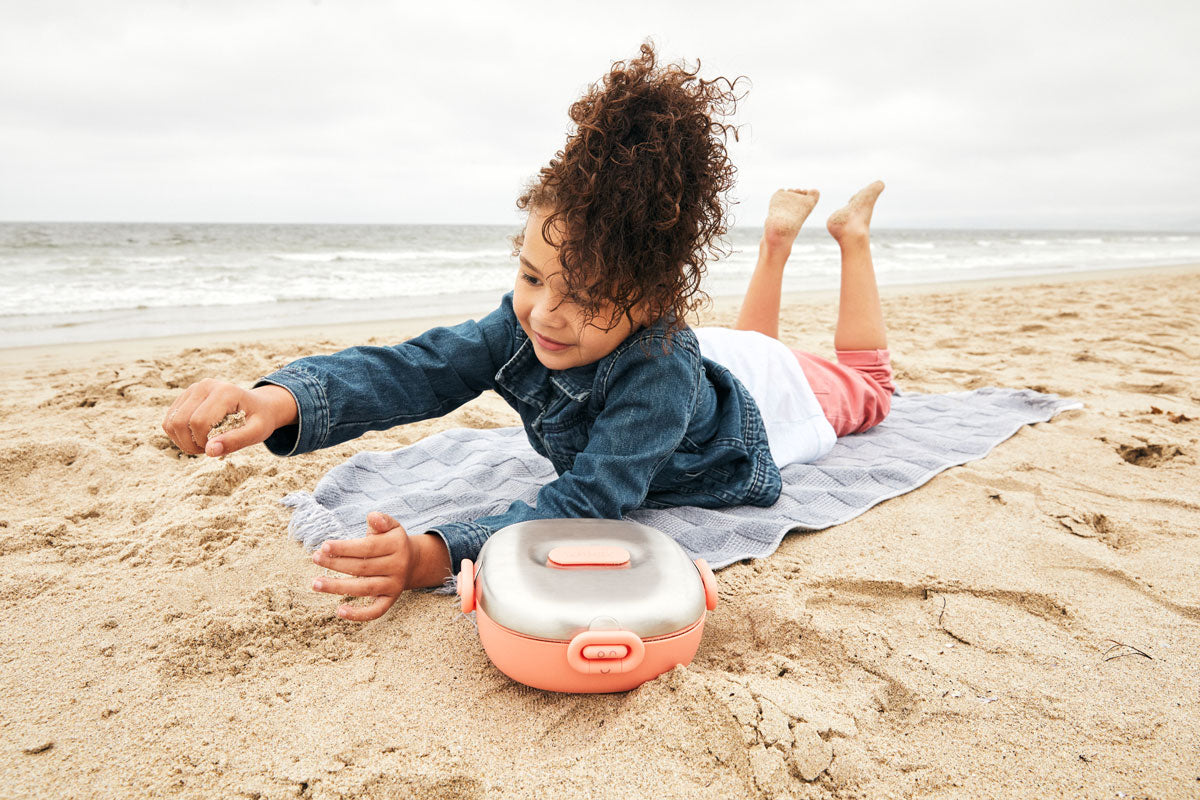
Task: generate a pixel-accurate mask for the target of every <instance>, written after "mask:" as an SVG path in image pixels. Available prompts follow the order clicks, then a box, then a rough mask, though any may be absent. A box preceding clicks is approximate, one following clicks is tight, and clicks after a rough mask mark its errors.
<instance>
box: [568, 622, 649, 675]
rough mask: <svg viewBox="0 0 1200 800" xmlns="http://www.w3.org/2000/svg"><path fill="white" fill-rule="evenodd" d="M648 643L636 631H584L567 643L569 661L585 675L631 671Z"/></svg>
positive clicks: (638, 661) (640, 660) (638, 662)
mask: <svg viewBox="0 0 1200 800" xmlns="http://www.w3.org/2000/svg"><path fill="white" fill-rule="evenodd" d="M645 655H646V645H645V643H644V642H643V641H642V640H641V638H639V637H638V635H637V634H636V633H634V632H633V631H583V632H582V633H579V634H576V636H575V638H574V639H572V640H571V643H570V644H569V645H567V663H568V664H570V665H571V667H572V668H573V669H575V670H576V671H578V672H582V673H583V674H584V675H612V674H615V673H618V672H632V671H633V670H634V669H636V668H637V666H638V664H641V663H642V659H643V658H644V657H645Z"/></svg>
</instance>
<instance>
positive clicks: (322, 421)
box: [251, 366, 329, 456]
mask: <svg viewBox="0 0 1200 800" xmlns="http://www.w3.org/2000/svg"><path fill="white" fill-rule="evenodd" d="M267 384H274V385H275V386H282V387H283V388H284V389H287V390H288V391H289V392H291V395H292V399H294V400H295V401H296V420H297V422H296V424H295V425H284V426H283V427H282V428H279V429H278V430H276V431H275V432H274V433H272V434H271V435H270V436H268V437H267V438H266V440H265V441H264V442H263V444H264V445H266V448H267V449H268V450H270V451H271V452H272V453H274V454H275V455H277V456H294V455H298V454H300V453H309V452H312V451H313V450H319V449H320V448H321V447H322V446H323V445H324V443H325V440H326V439H327V438H328V436H329V401H328V400H327V399H326V397H325V389H324V387H323V386H321V382H320V381H319V380H317V378H316V377H315V376H313V375H311V374H309V373H308V372H306V371H305V370H303V369H301V368H298V367H295V366H286V367H284V368H283V369H280V370H276V371H275V372H272V373H271V374H270V375H267V376H265V377H263V378H260V379H259V380H258V381H257V382H256V383H255V384H254V386H252V387H251V388H253V389H257V388H258V387H259V386H265V385H267Z"/></svg>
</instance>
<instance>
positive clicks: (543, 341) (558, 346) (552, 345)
mask: <svg viewBox="0 0 1200 800" xmlns="http://www.w3.org/2000/svg"><path fill="white" fill-rule="evenodd" d="M533 335H534V336H536V337H537V343H538V344H540V345H541V346H542V347H544V348H546V349H547V350H566V349H567V348H568V347H569V346H570V345H565V344H563V343H562V342H556V341H554V340H553V339H547V338H546V337H545V336H542V335H541V334H540V333H538V332H537V331H534V332H533Z"/></svg>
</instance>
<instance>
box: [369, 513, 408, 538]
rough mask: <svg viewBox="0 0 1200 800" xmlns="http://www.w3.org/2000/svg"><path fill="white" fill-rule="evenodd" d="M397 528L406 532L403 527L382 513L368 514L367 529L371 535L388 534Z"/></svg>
mask: <svg viewBox="0 0 1200 800" xmlns="http://www.w3.org/2000/svg"><path fill="white" fill-rule="evenodd" d="M396 528H399V529H400V530H401V531H403V530H404V526H403V525H401V524H400V523H399V522H397V521H396V520H394V519H392V518H391V517H389V516H388V515H387V514H384V513H383V512H382V511H372V512H371V513H370V514H367V529H368V530H369V531H370V532H371V533H387V532H388V531H390V530H395V529H396Z"/></svg>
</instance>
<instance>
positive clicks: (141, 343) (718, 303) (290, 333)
mask: <svg viewBox="0 0 1200 800" xmlns="http://www.w3.org/2000/svg"><path fill="white" fill-rule="evenodd" d="M1197 270H1200V263H1190V264H1176V265H1171V266H1148V267H1122V268H1117V269H1093V270H1084V271H1079V272H1062V273H1045V274H1038V275H1019V276H1005V277H997V278H969V279H963V280H956V281H946V282H940V283H905V284H891V285H881V286H880V287H879V294H880V297H881V298H882V299H887V298H889V297H896V296H905V295H925V294H937V293H941V292H962V291H986V290H989V289H995V288H1001V287H1009V286H1042V285H1046V286H1049V285H1058V284H1067V283H1081V282H1087V283H1092V282H1103V281H1109V280H1118V279H1121V278H1126V277H1145V276H1147V275H1153V274H1161V275H1163V276H1174V275H1184V274H1188V273H1191V272H1195V271H1197ZM837 294H838V292H837V290H836V289H814V290H811V291H804V292H785V293H784V294H783V296H782V300H781V302H782V304H783V305H788V304H805V303H807V302H820V301H824V300H828V299H830V298H836V297H837ZM498 299H499V298H498V297H497V300H498ZM712 300H713V303H712V306H711V308H710V309H708V310H707V311H706V312H704V316H705V317H708V316H712V315H713V314H719V313H723V312H727V311H736V308H737V306H738V304H739V302H740V300H741V296H740V295H715V296H713V298H712ZM488 310H490V309H488ZM477 313H485V312H470V311H468V312H464V313H463V314H462V315H451V314H447V313H440V314H432V315H422V316H411V317H393V318H388V319H375V320H367V321H363V322H337V323H329V324H321V323H315V322H314V323H307V324H303V325H288V326H281V327H271V328H239V329H232V330H227V331H207V332H202V333H180V334H170V335H167V336H153V337H143V338H126V339H107V340H102V341H93V342H71V343H60V344H38V345H22V346H18V347H2V346H0V368H3V369H14V368H15V369H29V368H31V367H60V366H62V365H64V364H73V363H77V362H79V361H89V362H92V361H96V360H100V359H113V358H116V359H134V358H148V357H151V356H154V355H162V354H163V353H167V352H172V351H176V350H179V349H181V348H188V347H201V348H203V347H213V346H221V345H229V344H232V343H238V342H246V341H255V342H260V343H268V342H284V341H292V340H296V339H306V340H312V339H320V340H323V341H342V342H347V341H356V342H362V343H366V342H367V340H368V339H379V338H382V337H384V336H392V337H404V338H408V337H411V336H415V335H417V334H418V333H420V332H422V331H425V330H428V329H429V328H431V327H435V326H438V325H453V324H457V323H458V322H462V321H465V320H467V319H471V318H473V317H472V315H473V314H477ZM345 346H350V345H345Z"/></svg>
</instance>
